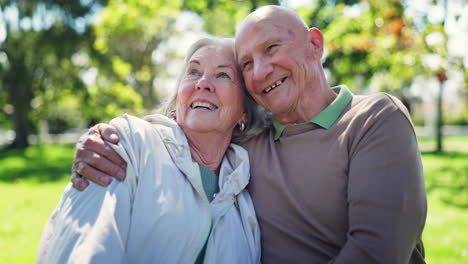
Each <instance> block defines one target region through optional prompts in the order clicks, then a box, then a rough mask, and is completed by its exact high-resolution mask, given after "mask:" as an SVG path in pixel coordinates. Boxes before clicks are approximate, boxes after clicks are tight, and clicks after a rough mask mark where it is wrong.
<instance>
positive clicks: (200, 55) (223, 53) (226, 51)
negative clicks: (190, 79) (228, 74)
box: [190, 46, 234, 64]
mask: <svg viewBox="0 0 468 264" xmlns="http://www.w3.org/2000/svg"><path fill="white" fill-rule="evenodd" d="M193 60H197V61H203V62H205V61H208V62H210V63H214V64H232V63H234V52H233V49H232V47H228V46H205V47H202V48H200V49H198V50H197V51H196V52H195V53H194V54H193V55H192V57H191V58H190V61H193Z"/></svg>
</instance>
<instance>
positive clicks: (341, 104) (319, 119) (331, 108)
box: [273, 85, 353, 140]
mask: <svg viewBox="0 0 468 264" xmlns="http://www.w3.org/2000/svg"><path fill="white" fill-rule="evenodd" d="M332 90H333V91H334V92H335V93H337V94H338V96H337V97H336V98H335V100H333V102H332V103H331V104H330V105H328V106H327V107H326V108H325V109H323V111H322V112H320V113H319V114H318V115H317V116H315V117H314V118H312V119H311V120H310V121H309V122H311V123H314V124H316V125H319V126H321V127H323V128H325V129H329V128H330V127H331V126H332V125H333V124H334V123H335V122H336V120H337V119H338V117H339V116H340V115H341V113H343V111H344V109H345V108H346V106H347V105H348V104H349V102H351V99H353V93H351V91H350V90H349V89H348V87H346V86H345V85H340V86H336V87H333V88H332ZM273 127H274V128H275V137H274V140H278V139H279V138H280V136H281V134H282V133H283V131H284V129H285V128H286V127H287V125H283V124H281V123H280V122H278V121H277V120H276V119H275V118H273Z"/></svg>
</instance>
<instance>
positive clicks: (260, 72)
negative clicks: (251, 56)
mask: <svg viewBox="0 0 468 264" xmlns="http://www.w3.org/2000/svg"><path fill="white" fill-rule="evenodd" d="M272 71H273V65H271V62H270V60H269V59H268V58H258V59H257V60H256V61H255V63H254V69H253V78H254V80H255V81H263V80H265V79H266V78H267V76H268V75H269V74H270V73H271V72H272Z"/></svg>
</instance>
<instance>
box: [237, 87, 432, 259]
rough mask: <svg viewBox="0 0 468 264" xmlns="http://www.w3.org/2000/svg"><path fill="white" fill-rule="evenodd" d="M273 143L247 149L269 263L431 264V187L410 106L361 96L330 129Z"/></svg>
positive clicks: (301, 131) (288, 132)
mask: <svg viewBox="0 0 468 264" xmlns="http://www.w3.org/2000/svg"><path fill="white" fill-rule="evenodd" d="M273 135H274V131H273V129H269V130H267V131H266V132H265V133H263V134H262V135H260V136H259V137H257V138H254V139H253V140H251V141H249V142H247V143H246V144H244V145H243V146H244V147H245V148H246V149H247V150H248V152H249V156H250V164H251V169H250V170H251V183H250V185H249V191H250V193H251V196H252V199H253V202H254V205H255V209H256V212H257V217H258V221H259V223H260V227H261V231H262V261H263V262H264V263H347V264H353V263H360V264H365V263H389V264H396V263H424V260H423V258H422V257H421V256H420V254H421V252H420V250H421V248H419V246H421V245H418V248H417V249H415V247H416V246H417V243H418V242H420V238H421V233H422V230H423V227H424V223H425V219H426V212H427V204H426V193H425V186H424V178H423V171H422V164H421V158H420V152H419V150H418V146H417V142H416V136H415V133H414V129H413V126H412V124H411V121H410V119H409V115H408V113H407V111H406V108H404V106H403V105H402V104H401V102H399V101H398V100H397V99H395V98H394V97H392V96H390V95H388V94H382V93H380V94H376V95H371V96H354V97H353V99H352V101H351V103H350V104H349V105H348V106H347V107H346V108H345V110H344V111H343V113H342V114H341V116H340V117H339V118H338V120H337V121H336V122H335V124H334V125H333V126H332V127H330V128H329V129H324V128H322V127H319V126H318V125H315V124H312V123H305V124H298V125H291V126H288V127H287V128H286V129H285V130H284V132H283V134H282V136H281V137H280V138H279V140H277V141H274V140H273ZM410 258H411V261H410Z"/></svg>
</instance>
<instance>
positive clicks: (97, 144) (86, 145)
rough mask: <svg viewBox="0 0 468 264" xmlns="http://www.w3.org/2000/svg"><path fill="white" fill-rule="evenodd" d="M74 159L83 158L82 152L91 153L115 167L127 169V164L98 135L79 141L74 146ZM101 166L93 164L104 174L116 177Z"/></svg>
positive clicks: (88, 136)
mask: <svg viewBox="0 0 468 264" xmlns="http://www.w3.org/2000/svg"><path fill="white" fill-rule="evenodd" d="M76 148H77V149H76V157H77V158H80V157H83V156H85V155H86V154H85V153H83V152H84V151H91V152H94V153H97V154H99V155H101V156H103V157H106V158H107V159H108V160H109V161H110V162H112V163H113V164H115V165H116V166H120V168H122V169H124V170H125V169H126V168H127V163H126V162H125V160H124V159H122V157H120V156H119V154H117V152H116V151H115V150H114V149H112V148H111V147H110V146H109V145H107V144H106V143H105V142H104V141H103V139H102V138H101V136H100V135H99V134H97V135H87V136H85V137H83V138H82V139H80V143H79V144H77V146H76ZM100 165H101V164H93V166H94V167H95V168H97V169H98V170H105V172H110V174H111V175H112V176H117V175H116V174H113V173H112V171H109V170H106V167H101V166H100ZM104 165H105V164H104Z"/></svg>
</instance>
